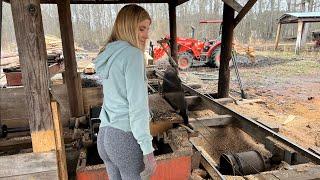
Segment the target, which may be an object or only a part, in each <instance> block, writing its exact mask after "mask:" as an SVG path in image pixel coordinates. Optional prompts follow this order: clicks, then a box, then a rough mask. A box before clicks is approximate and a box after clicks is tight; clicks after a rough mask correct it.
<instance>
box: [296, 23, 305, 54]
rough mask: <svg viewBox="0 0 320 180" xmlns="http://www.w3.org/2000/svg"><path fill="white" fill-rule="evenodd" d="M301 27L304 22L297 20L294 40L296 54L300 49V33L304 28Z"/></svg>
mask: <svg viewBox="0 0 320 180" xmlns="http://www.w3.org/2000/svg"><path fill="white" fill-rule="evenodd" d="M303 27H304V22H303V21H298V31H297V41H296V47H295V53H296V54H299V52H300V49H301V39H302V34H303V29H304V28H303Z"/></svg>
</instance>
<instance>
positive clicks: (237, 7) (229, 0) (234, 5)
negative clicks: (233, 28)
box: [222, 0, 242, 13]
mask: <svg viewBox="0 0 320 180" xmlns="http://www.w3.org/2000/svg"><path fill="white" fill-rule="evenodd" d="M222 1H223V2H224V4H227V5H228V6H229V7H231V8H232V9H233V10H235V11H237V12H238V13H239V12H240V11H241V10H242V6H241V4H239V3H238V2H237V1H235V0H222Z"/></svg>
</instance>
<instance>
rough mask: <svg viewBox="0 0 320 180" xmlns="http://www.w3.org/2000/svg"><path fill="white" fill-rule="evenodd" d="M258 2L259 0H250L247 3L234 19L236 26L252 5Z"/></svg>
mask: <svg viewBox="0 0 320 180" xmlns="http://www.w3.org/2000/svg"><path fill="white" fill-rule="evenodd" d="M256 2H257V0H249V1H248V2H247V4H246V5H245V6H244V7H243V8H242V9H241V11H240V12H239V14H238V15H237V17H236V18H235V19H234V26H237V25H238V23H239V22H240V21H241V20H242V18H243V17H244V16H245V15H246V14H247V13H248V12H249V11H250V9H251V8H252V6H253V5H254V4H255V3H256Z"/></svg>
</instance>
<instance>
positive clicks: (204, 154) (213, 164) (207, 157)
mask: <svg viewBox="0 0 320 180" xmlns="http://www.w3.org/2000/svg"><path fill="white" fill-rule="evenodd" d="M196 139H197V138H190V139H189V140H190V142H191V144H192V145H193V146H194V147H195V148H196V149H197V150H198V151H199V152H200V153H201V155H202V157H203V158H204V159H205V161H206V162H207V163H208V164H209V165H210V166H208V167H210V169H211V168H212V169H213V171H214V172H213V171H211V174H210V175H211V176H213V178H214V177H217V176H218V177H221V178H222V179H224V176H223V175H222V174H221V173H220V172H219V171H218V169H217V168H216V166H218V164H217V163H216V162H215V161H214V160H213V159H212V158H211V156H210V155H209V154H208V153H207V151H206V150H205V149H204V148H203V147H202V146H199V145H198V143H197V140H196Z"/></svg>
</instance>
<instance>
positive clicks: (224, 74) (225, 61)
mask: <svg viewBox="0 0 320 180" xmlns="http://www.w3.org/2000/svg"><path fill="white" fill-rule="evenodd" d="M233 30H234V9H232V8H231V7H230V6H229V5H227V4H226V3H224V6H223V26H222V40H221V62H220V68H219V81H218V97H219V98H226V97H228V96H229V83H230V68H229V61H230V59H231V52H232V40H233Z"/></svg>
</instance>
